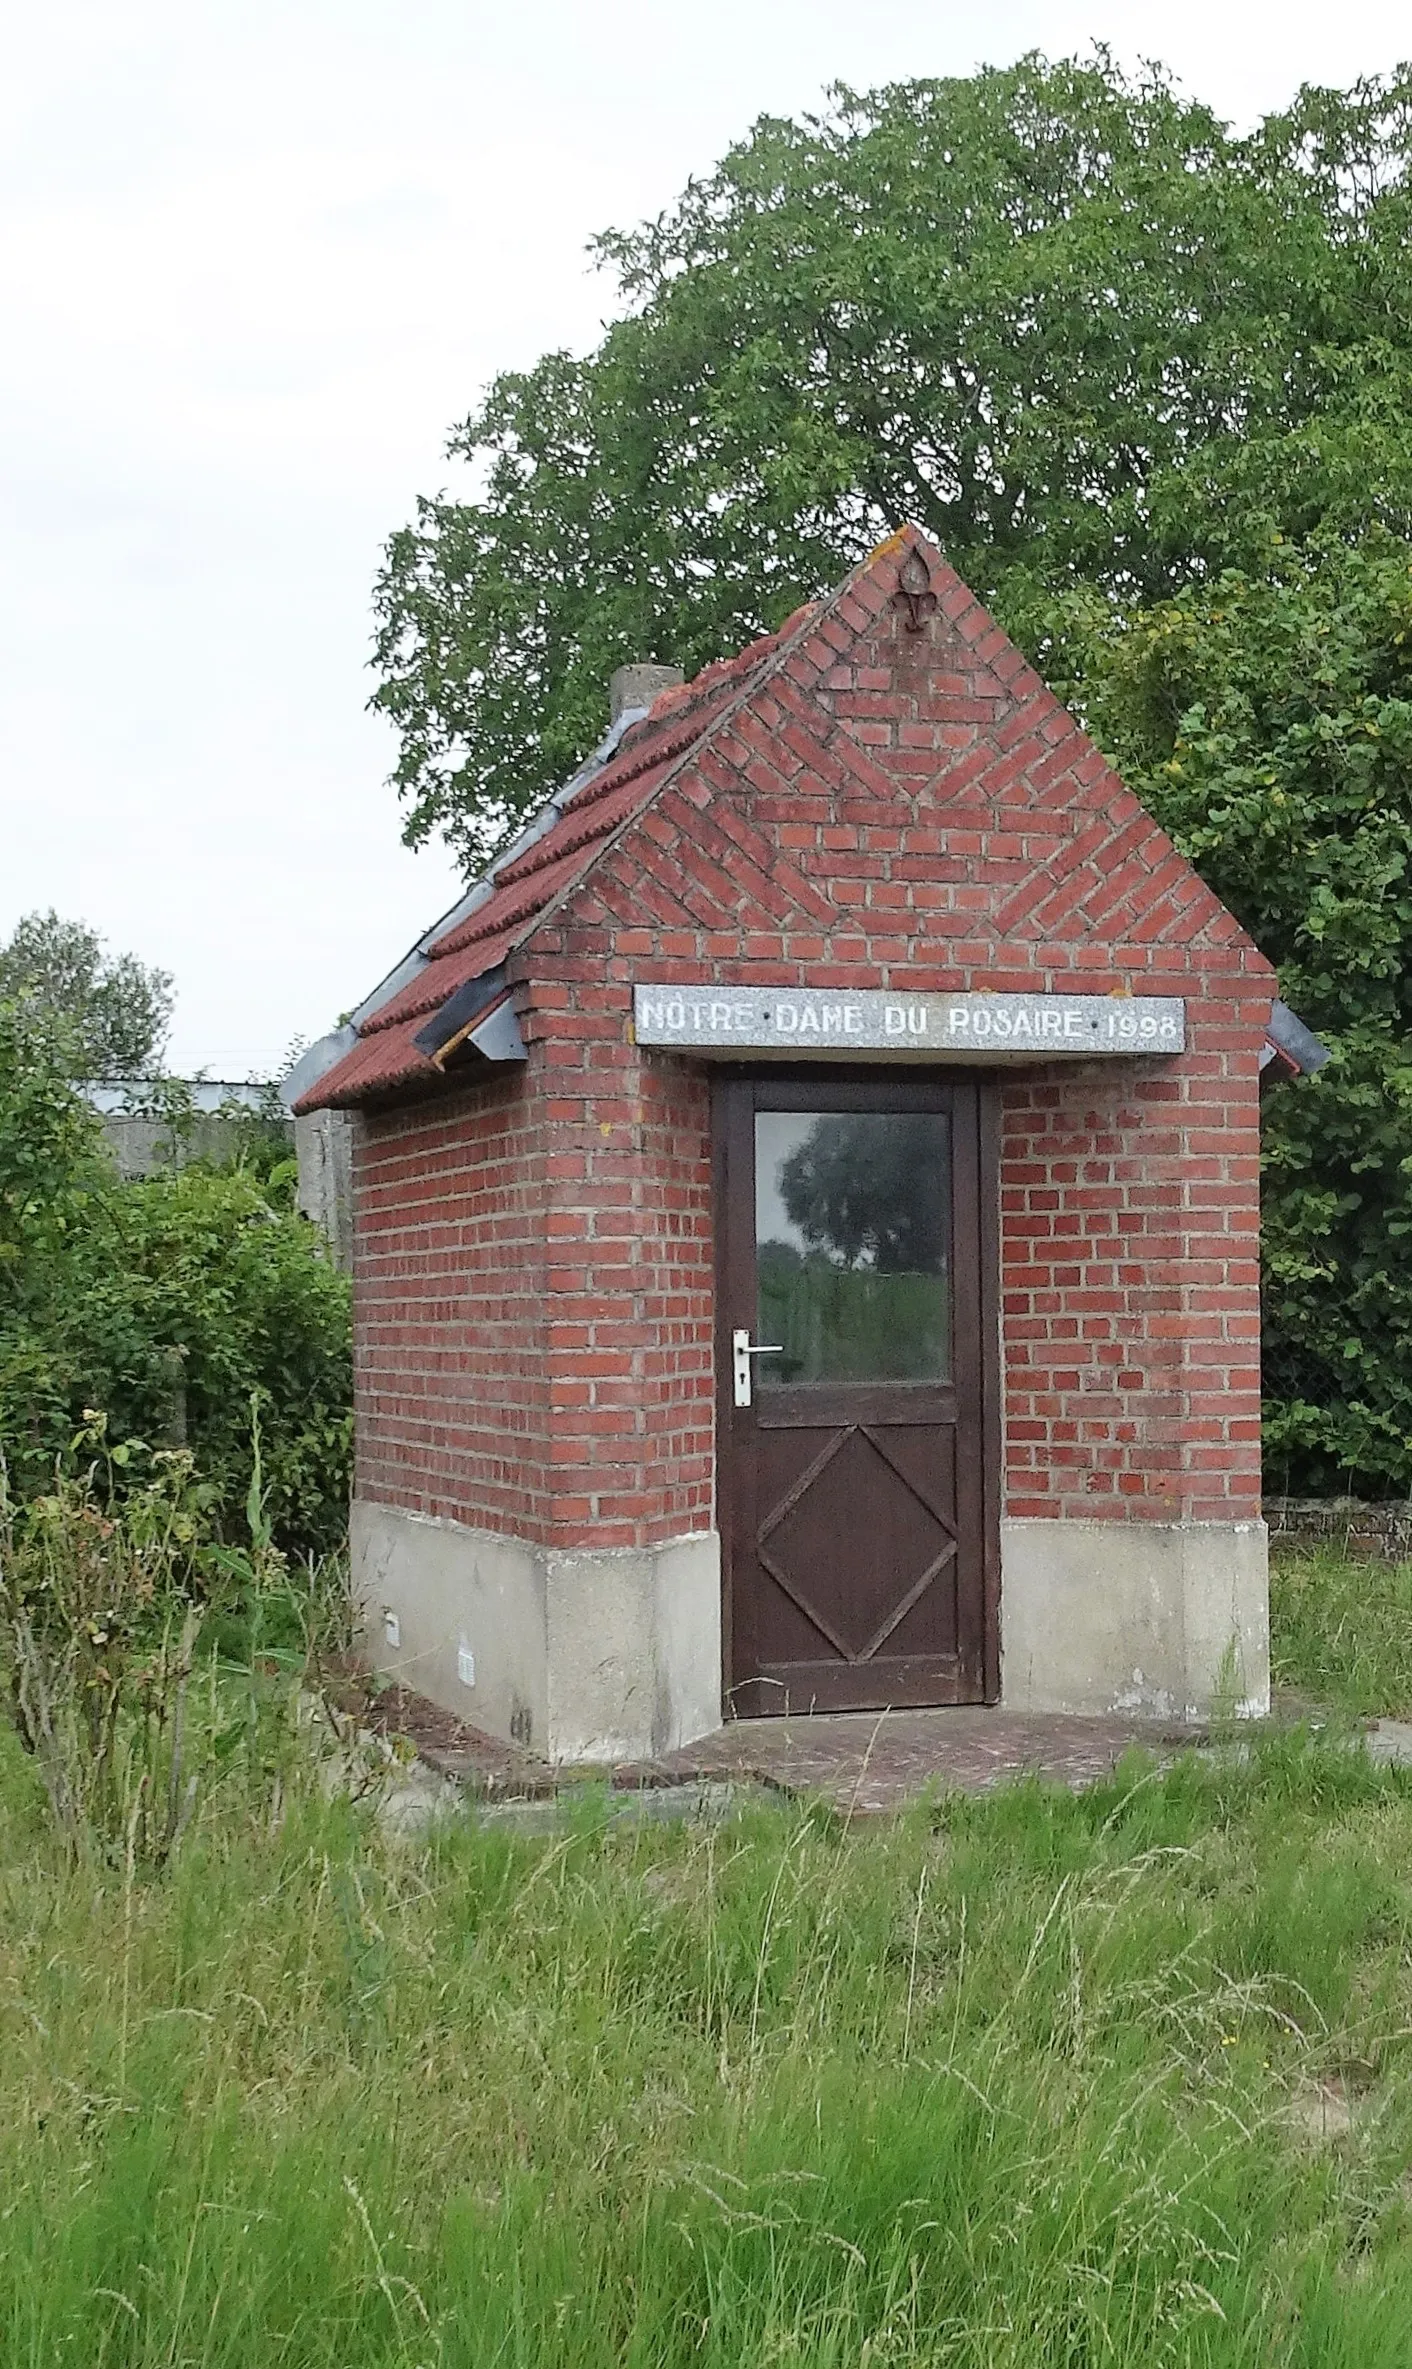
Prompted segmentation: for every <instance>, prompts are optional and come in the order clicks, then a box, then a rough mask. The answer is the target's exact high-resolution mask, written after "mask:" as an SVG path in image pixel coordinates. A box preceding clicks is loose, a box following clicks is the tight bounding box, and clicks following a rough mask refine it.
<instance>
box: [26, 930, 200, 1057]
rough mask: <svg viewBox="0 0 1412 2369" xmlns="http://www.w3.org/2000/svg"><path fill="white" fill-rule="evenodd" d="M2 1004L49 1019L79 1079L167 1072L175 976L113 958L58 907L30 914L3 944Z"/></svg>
mask: <svg viewBox="0 0 1412 2369" xmlns="http://www.w3.org/2000/svg"><path fill="white" fill-rule="evenodd" d="M0 998H4V999H6V1000H8V1001H12V1002H22V1003H28V1004H33V1005H35V1006H37V1007H38V1008H39V1009H40V1010H41V1011H43V1012H44V1013H47V1014H48V1015H49V1016H50V1018H51V1019H52V1020H53V1022H54V1023H55V1025H56V1027H57V1028H58V1030H59V1033H60V1036H61V1037H62V1040H63V1042H64V1044H65V1045H66V1047H67V1051H68V1059H69V1063H70V1066H71V1068H72V1069H73V1071H74V1073H75V1074H76V1075H77V1076H79V1077H82V1078H94V1079H101V1078H137V1077H145V1076H148V1075H150V1074H151V1073H152V1072H153V1071H154V1070H157V1069H159V1068H160V1066H161V1061H162V1052H163V1047H164V1046H165V1044H166V1040H167V1030H168V1028H169V1026H170V1024H171V1017H172V1006H173V1000H174V999H173V995H172V978H171V973H170V972H169V971H160V970H157V969H156V968H155V967H153V966H150V965H149V964H147V963H143V962H139V961H138V959H137V957H136V955H134V954H118V955H110V954H109V952H108V950H107V947H106V946H105V945H104V942H103V940H102V938H101V937H100V936H99V934H98V932H97V930H95V929H90V928H89V927H88V924H87V923H86V922H82V921H65V920H64V919H62V917H61V916H60V915H59V914H57V913H55V912H54V911H52V909H51V911H49V912H48V913H27V914H26V915H25V916H24V918H23V920H22V921H20V922H18V923H17V924H16V926H15V931H14V935H13V936H12V937H11V939H10V941H9V943H8V945H5V946H0Z"/></svg>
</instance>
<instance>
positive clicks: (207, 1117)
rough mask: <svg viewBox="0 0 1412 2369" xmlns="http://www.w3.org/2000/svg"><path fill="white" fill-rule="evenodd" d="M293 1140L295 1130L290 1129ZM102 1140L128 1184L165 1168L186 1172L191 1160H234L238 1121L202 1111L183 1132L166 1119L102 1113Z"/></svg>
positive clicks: (239, 1136)
mask: <svg viewBox="0 0 1412 2369" xmlns="http://www.w3.org/2000/svg"><path fill="white" fill-rule="evenodd" d="M290 1134H291V1138H292V1136H293V1127H292V1125H291V1128H290ZM103 1140H104V1142H105V1143H106V1144H107V1146H108V1149H109V1151H110V1152H111V1153H112V1155H113V1159H114V1161H115V1162H116V1165H117V1171H118V1174H119V1176H121V1177H122V1178H123V1179H124V1181H125V1182H128V1183H131V1182H132V1181H133V1180H134V1179H136V1178H138V1177H143V1176H155V1175H156V1174H157V1173H158V1172H159V1170H161V1169H164V1168H185V1167H186V1166H187V1165H188V1164H189V1162H191V1161H192V1160H209V1161H211V1162H212V1163H214V1164H217V1165H219V1163H220V1162H222V1161H224V1160H233V1159H234V1158H235V1156H236V1153H237V1152H238V1151H239V1149H240V1143H241V1125H240V1121H239V1120H238V1119H228V1118H223V1117H222V1116H221V1115H220V1114H219V1113H218V1112H214V1111H200V1112H198V1113H197V1114H196V1116H195V1117H194V1118H192V1119H191V1120H190V1121H189V1122H188V1123H187V1124H186V1125H184V1126H183V1127H181V1128H180V1129H175V1128H173V1126H172V1124H171V1122H170V1121H169V1120H167V1119H145V1118H137V1117H134V1116H133V1115H132V1114H131V1113H130V1112H128V1111H115V1110H113V1111H105V1112H104V1113H103Z"/></svg>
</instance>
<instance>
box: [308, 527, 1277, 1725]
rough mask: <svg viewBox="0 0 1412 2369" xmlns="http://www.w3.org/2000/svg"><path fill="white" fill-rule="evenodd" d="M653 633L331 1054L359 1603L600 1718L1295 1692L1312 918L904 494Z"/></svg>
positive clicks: (450, 1653) (443, 1699)
mask: <svg viewBox="0 0 1412 2369" xmlns="http://www.w3.org/2000/svg"><path fill="white" fill-rule="evenodd" d="M614 687H615V707H616V710H617V712H616V714H615V717H614V721H613V724H612V727H611V729H610V731H609V732H608V735H607V737H606V738H605V740H604V741H603V743H602V744H601V746H600V747H599V748H598V749H597V750H596V751H595V752H594V754H593V755H592V756H591V757H590V758H589V759H588V761H587V762H586V763H585V764H584V765H583V767H582V768H581V770H580V771H579V773H578V774H577V775H576V776H575V778H574V779H573V780H572V781H571V782H570V783H569V784H568V785H567V786H566V788H565V789H564V790H563V791H562V792H560V793H559V795H558V796H556V797H555V798H554V799H553V800H552V801H551V803H550V804H549V805H548V806H547V807H546V808H545V810H544V812H543V813H542V814H541V815H540V816H538V817H537V819H536V820H535V822H534V823H533V824H532V825H531V826H530V828H529V830H527V831H526V832H525V833H524V834H522V836H521V838H520V839H519V841H518V842H517V843H516V844H515V845H514V846H513V847H512V848H510V849H509V850H508V851H507V852H506V854H505V855H503V856H502V857H501V858H500V859H499V861H498V862H497V863H495V864H494V865H493V866H492V868H491V870H490V872H489V874H488V875H487V876H486V878H485V879H484V880H482V881H480V882H479V883H477V884H476V886H475V887H473V888H472V889H471V890H470V891H469V892H468V893H467V895H466V896H465V898H464V899H463V900H462V902H461V904H460V905H459V906H458V907H457V908H456V909H455V911H454V912H453V913H451V914H450V915H448V916H447V917H446V919H445V920H444V921H443V922H441V923H439V924H438V925H437V927H436V928H435V929H434V930H432V931H431V932H429V933H428V935H427V937H426V938H425V939H424V940H423V941H422V942H421V944H420V945H419V946H418V947H417V948H416V949H414V950H413V953H412V954H411V955H410V956H409V957H408V958H407V960H406V961H405V962H404V963H403V964H402V965H400V966H399V968H398V970H397V971H396V972H394V973H393V974H392V975H391V977H390V978H389V979H388V980H386V981H385V982H384V983H383V986H382V987H381V988H380V989H378V990H377V991H376V992H375V993H374V995H373V996H371V997H370V998H369V999H368V1001H367V1002H366V1003H365V1005H364V1006H363V1007H362V1008H361V1011H360V1012H359V1014H358V1015H356V1017H355V1022H354V1024H353V1025H351V1026H350V1027H348V1028H345V1030H344V1031H343V1032H342V1033H341V1035H340V1036H338V1037H336V1038H333V1039H329V1040H325V1043H324V1045H323V1046H322V1047H316V1048H315V1050H314V1053H313V1054H312V1055H310V1056H307V1057H306V1060H305V1062H304V1064H303V1065H302V1068H301V1070H300V1072H299V1073H297V1075H296V1081H295V1083H296V1090H297V1091H298V1093H299V1096H300V1099H299V1100H298V1102H297V1104H296V1108H297V1109H299V1110H301V1111H313V1110H318V1109H339V1110H344V1111H350V1112H353V1113H355V1114H356V1118H355V1124H354V1147H353V1172H354V1211H355V1223H354V1246H355V1247H354V1260H355V1310H356V1317H355V1323H356V1396H357V1476H356V1485H355V1496H354V1504H353V1555H354V1567H355V1581H356V1585H357V1587H358V1590H359V1593H360V1597H361V1600H362V1602H363V1605H364V1608H365V1618H366V1635H367V1642H368V1649H369V1651H370V1653H371V1654H372V1655H373V1657H374V1658H375V1659H376V1660H377V1661H379V1662H380V1663H382V1664H383V1665H384V1666H386V1667H387V1668H389V1669H393V1670H395V1671H396V1673H397V1675H398V1676H399V1677H400V1678H401V1679H402V1680H403V1681H404V1683H406V1684H407V1685H409V1686H411V1687H413V1688H415V1689H417V1690H418V1691H420V1692H421V1693H423V1694H425V1695H427V1696H430V1697H432V1698H433V1699H435V1700H436V1701H438V1702H440V1703H442V1704H444V1705H445V1706H446V1707H448V1708H449V1709H451V1710H454V1711H456V1712H457V1713H459V1714H460V1716H461V1717H463V1718H464V1719H466V1720H467V1721H468V1722H470V1723H471V1724H474V1725H477V1726H480V1727H482V1728H485V1729H487V1730H489V1731H491V1732H493V1733H497V1734H501V1735H505V1736H507V1737H513V1738H514V1739H516V1740H517V1741H518V1742H520V1743H521V1744H523V1745H525V1746H527V1747H529V1748H531V1749H533V1750H535V1751H538V1752H540V1753H543V1754H545V1755H547V1756H549V1757H551V1758H556V1759H558V1758H562V1759H605V1758H624V1757H633V1758H638V1757H642V1756H645V1755H648V1754H652V1753H660V1752H664V1751H667V1750H670V1749H673V1748H675V1747H677V1746H679V1745H681V1744H684V1743H687V1742H690V1741H691V1740H693V1739H694V1738H696V1737H698V1736H700V1735H702V1734H704V1733H706V1732H707V1731H709V1730H711V1729H714V1728H715V1727H717V1726H718V1725H719V1724H720V1723H721V1721H722V1719H723V1718H729V1717H732V1716H739V1717H749V1716H756V1715H762V1714H763V1715H769V1714H772V1713H777V1712H785V1711H787V1712H789V1713H790V1714H791V1715H807V1714H808V1713H810V1712H813V1711H822V1710H837V1709H848V1708H854V1709H870V1710H871V1709H885V1708H887V1707H889V1706H899V1707H900V1706H904V1705H905V1706H915V1705H919V1704H943V1705H945V1704H952V1703H978V1702H997V1701H1000V1702H1004V1703H1005V1704H1007V1705H1010V1706H1013V1707H1016V1708H1020V1709H1029V1710H1062V1711H1074V1712H1101V1711H1111V1710H1118V1709H1121V1710H1126V1711H1130V1712H1135V1713H1143V1712H1147V1713H1151V1714H1152V1715H1154V1716H1158V1717H1161V1718H1164V1719H1187V1718H1197V1717H1200V1716H1203V1715H1204V1714H1205V1713H1206V1712H1207V1711H1208V1710H1209V1708H1210V1706H1211V1703H1212V1699H1213V1696H1214V1695H1216V1694H1217V1693H1221V1694H1223V1695H1224V1694H1233V1695H1234V1697H1235V1698H1236V1699H1237V1700H1238V1702H1239V1703H1240V1705H1241V1706H1242V1707H1243V1708H1244V1709H1246V1710H1247V1711H1249V1712H1252V1713H1259V1712H1261V1711H1263V1710H1264V1709H1265V1708H1266V1707H1267V1704H1268V1692H1269V1677H1268V1643H1267V1587H1266V1541H1265V1530H1264V1527H1263V1524H1262V1522H1261V1518H1260V1373H1259V1298H1258V1240H1257V1237H1258V1224H1259V1204H1258V1155H1259V1143H1258V1131H1259V1095H1260V1083H1261V1074H1262V1069H1263V1068H1264V1067H1265V1066H1266V1064H1267V1063H1269V1062H1270V1060H1271V1058H1272V1056H1273V1057H1274V1058H1276V1059H1277V1061H1279V1062H1280V1064H1281V1065H1282V1066H1284V1067H1285V1068H1286V1069H1298V1068H1301V1067H1308V1066H1312V1058H1311V1055H1310V1052H1309V1047H1310V1046H1311V1044H1312V1040H1310V1039H1308V1037H1307V1035H1306V1034H1305V1032H1303V1031H1301V1030H1300V1029H1299V1027H1298V1023H1297V1022H1294V1020H1293V1016H1292V1015H1290V1014H1288V1013H1286V1012H1285V1010H1284V1007H1283V1006H1282V1005H1280V1004H1279V1003H1278V1002H1277V1001H1276V982H1275V979H1274V977H1273V974H1272V972H1271V969H1270V966H1269V964H1268V963H1267V962H1266V961H1265V959H1264V957H1263V956H1262V955H1261V953H1260V952H1259V950H1258V949H1257V948H1256V947H1255V946H1254V945H1253V944H1252V943H1251V941H1250V939H1249V938H1248V937H1247V936H1246V935H1245V933H1244V931H1243V930H1242V929H1241V928H1240V926H1239V925H1238V923H1237V922H1236V921H1235V920H1234V919H1233V918H1232V916H1231V914H1230V913H1228V912H1227V911H1226V910H1225V908H1224V907H1223V906H1222V905H1221V904H1220V903H1219V902H1218V900H1217V899H1216V897H1215V896H1214V895H1213V894H1212V892H1211V891H1210V890H1209V889H1208V888H1207V887H1205V885H1204V884H1203V883H1202V881H1201V880H1200V879H1199V878H1198V877H1197V875H1196V873H1195V872H1194V871H1193V870H1192V868H1191V866H1190V865H1189V864H1188V863H1187V862H1186V861H1185V859H1184V858H1183V857H1182V856H1180V855H1179V854H1178V853H1177V851H1176V849H1175V848H1174V847H1173V845H1172V843H1171V842H1170V840H1168V839H1167V837H1166V836H1165V835H1164V833H1163V832H1162V831H1161V830H1160V829H1159V828H1158V827H1157V825H1156V823H1154V822H1153V821H1152V819H1151V817H1150V816H1149V815H1148V814H1146V813H1145V812H1144V810H1143V808H1142V807H1141V806H1140V805H1139V803H1138V801H1137V799H1136V798H1135V797H1134V796H1133V795H1132V793H1131V792H1130V791H1129V790H1128V789H1127V788H1125V786H1124V784H1123V783H1122V782H1121V781H1120V780H1119V779H1118V778H1117V776H1116V775H1115V774H1114V772H1113V771H1112V769H1111V768H1110V767H1109V765H1108V764H1107V763H1106V762H1105V760H1104V758H1103V757H1102V756H1101V755H1100V754H1099V752H1098V750H1097V749H1096V748H1095V747H1094V746H1093V744H1092V743H1091V742H1090V741H1089V740H1088V739H1087V738H1086V737H1085V735H1084V733H1083V732H1082V731H1081V730H1080V729H1079V727H1078V725H1077V724H1076V723H1075V721H1074V720H1073V718H1072V717H1071V716H1070V715H1068V714H1067V713H1066V712H1065V710H1064V709H1063V708H1062V707H1061V706H1060V705H1059V703H1058V701H1057V700H1056V699H1055V698H1054V697H1053V696H1052V695H1051V694H1050V692H1049V691H1047V690H1046V688H1045V686H1044V684H1043V683H1042V682H1040V681H1039V679H1038V678H1037V676H1036V675H1035V674H1034V673H1033V672H1032V670H1031V669H1030V667H1029V666H1028V665H1027V664H1026V662H1025V660H1024V659H1023V658H1022V656H1021V655H1020V653H1019V652H1018V651H1017V650H1016V649H1015V648H1014V647H1013V645H1012V644H1011V643H1010V642H1009V641H1008V640H1007V639H1006V637H1005V635H1004V634H1003V633H1001V632H1000V631H999V629H998V628H997V627H996V625H995V624H994V623H993V621H992V619H991V618H990V617H989V615H988V614H987V613H986V611H985V610H984V608H982V606H981V605H980V603H979V602H978V601H976V600H975V599H974V598H973V596H972V595H971V593H970V592H968V590H967V589H966V587H965V585H964V584H962V583H961V582H960V581H959V579H958V578H957V577H956V575H955V574H954V573H953V572H952V571H951V569H950V568H949V567H947V566H946V565H945V563H944V561H943V560H942V558H941V557H940V555H939V554H938V552H937V551H936V550H935V549H934V548H933V547H932V546H931V545H930V544H929V542H928V541H927V540H926V539H925V537H923V536H922V535H921V534H920V533H919V532H917V531H916V530H915V529H913V528H907V529H905V530H904V531H903V532H902V533H900V534H898V535H896V536H894V537H893V538H892V539H891V540H890V541H888V542H886V543H884V544H883V545H882V546H881V547H880V548H879V549H878V550H876V551H875V552H873V554H872V555H871V557H870V558H868V559H867V560H866V561H865V562H864V563H863V564H862V565H861V566H860V567H858V568H857V569H856V570H855V571H854V573H853V574H852V576H850V578H849V579H848V581H847V582H846V583H845V584H843V585H842V586H841V588H840V589H839V590H838V591H836V592H835V593H834V594H832V595H831V596H830V597H829V598H827V599H825V600H821V601H819V602H817V603H814V604H812V605H811V606H809V607H807V608H805V609H802V610H800V611H799V613H798V614H797V615H796V616H794V617H792V618H791V619H790V620H789V621H788V623H787V624H786V625H784V626H783V627H781V629H780V630H779V632H777V633H774V634H771V635H768V636H767V637H766V638H765V639H763V640H761V641H757V642H755V643H752V644H751V646H750V647H749V648H747V649H745V650H743V651H741V653H740V654H739V656H738V657H735V658H733V659H730V660H728V661H726V662H723V663H721V664H718V665H714V666H710V667H708V668H707V669H706V671H705V672H704V673H703V674H701V675H699V676H698V677H697V678H696V679H695V681H693V682H689V683H681V682H680V680H679V679H678V678H677V677H676V676H675V674H674V672H673V670H671V669H668V668H665V667H640V668H626V669H623V670H620V675H619V676H618V677H615V679H614ZM1317 1054H1318V1048H1317V1047H1315V1048H1313V1057H1314V1058H1316V1057H1317Z"/></svg>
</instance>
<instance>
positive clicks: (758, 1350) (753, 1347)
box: [731, 1325, 784, 1407]
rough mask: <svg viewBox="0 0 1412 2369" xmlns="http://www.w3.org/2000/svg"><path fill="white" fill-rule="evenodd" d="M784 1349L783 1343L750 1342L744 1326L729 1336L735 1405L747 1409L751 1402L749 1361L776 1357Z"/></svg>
mask: <svg viewBox="0 0 1412 2369" xmlns="http://www.w3.org/2000/svg"><path fill="white" fill-rule="evenodd" d="M783 1349H784V1343H783V1341H752V1340H751V1338H750V1335H749V1333H748V1332H747V1331H746V1329H745V1327H744V1325H742V1326H741V1327H740V1330H739V1331H738V1332H734V1333H732V1334H731V1378H732V1381H733V1383H734V1387H735V1403H736V1405H737V1406H738V1407H748V1406H749V1404H750V1400H751V1379H750V1360H751V1358H752V1357H778V1356H779V1355H780V1354H781V1352H782V1351H783Z"/></svg>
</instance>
